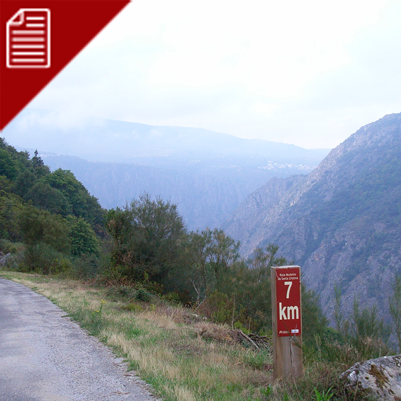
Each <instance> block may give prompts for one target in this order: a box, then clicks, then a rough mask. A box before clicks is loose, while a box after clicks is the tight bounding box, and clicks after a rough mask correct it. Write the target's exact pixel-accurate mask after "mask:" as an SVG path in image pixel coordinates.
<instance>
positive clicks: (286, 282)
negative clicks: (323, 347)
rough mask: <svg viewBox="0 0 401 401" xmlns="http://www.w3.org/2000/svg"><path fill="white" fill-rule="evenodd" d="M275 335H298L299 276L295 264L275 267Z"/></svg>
mask: <svg viewBox="0 0 401 401" xmlns="http://www.w3.org/2000/svg"><path fill="white" fill-rule="evenodd" d="M275 272H276V277H275V279H276V305H277V335H278V336H280V337H284V336H300V335H301V329H302V323H301V322H302V321H301V277H300V268H299V267H295V266H290V267H282V268H276V269H275Z"/></svg>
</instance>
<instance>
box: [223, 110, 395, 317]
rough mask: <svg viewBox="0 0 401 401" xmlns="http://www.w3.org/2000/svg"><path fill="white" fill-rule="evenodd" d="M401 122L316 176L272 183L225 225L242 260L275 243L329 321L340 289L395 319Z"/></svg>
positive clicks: (366, 132) (360, 142)
mask: <svg viewBox="0 0 401 401" xmlns="http://www.w3.org/2000/svg"><path fill="white" fill-rule="evenodd" d="M400 224H401V114H392V115H387V116H385V117H384V118H382V119H380V120H379V121H376V122H374V123H371V124H368V125H366V126H364V127H362V128H361V129H359V130H358V131H357V132H356V133H355V134H353V135H352V136H351V137H350V138H348V139H347V140H346V141H344V142H343V143H342V144H341V145H339V146H338V147H337V148H335V149H334V150H332V151H331V152H330V154H329V155H328V156H327V157H326V158H325V159H324V160H323V161H322V162H321V164H320V165H319V167H318V168H317V169H315V170H314V171H313V172H312V173H310V174H309V175H308V176H294V177H289V178H285V179H272V180H270V181H269V182H268V183H267V184H266V185H265V186H263V187H261V188H260V189H259V190H257V191H255V192H254V193H253V194H252V195H251V196H249V197H248V198H247V199H246V201H245V202H243V203H242V205H241V206H240V207H239V208H238V209H237V211H236V212H235V213H234V215H233V216H232V218H231V219H230V220H229V221H228V222H227V223H226V224H225V225H224V229H225V230H226V232H227V234H228V235H230V236H232V237H234V238H236V239H238V240H240V241H241V243H242V253H243V254H245V255H249V254H251V253H252V251H253V250H254V249H255V247H257V246H263V245H265V244H267V243H269V242H273V243H275V244H277V245H278V246H280V250H281V251H282V252H283V254H284V255H285V256H286V257H287V258H288V259H290V260H294V262H295V263H296V264H299V265H301V267H302V269H303V278H304V281H305V282H306V284H307V286H308V287H309V288H312V289H314V290H316V292H317V293H318V294H320V297H321V303H322V306H323V309H324V311H325V312H326V314H327V315H328V317H329V318H331V317H332V312H333V308H334V288H335V286H338V287H341V291H342V294H343V296H342V300H343V308H344V310H345V311H348V312H349V311H350V310H351V309H352V305H353V299H354V296H357V297H359V298H360V302H361V304H362V305H364V306H372V305H374V304H376V305H377V306H378V307H379V308H380V310H382V311H383V312H385V314H387V312H388V296H389V295H390V293H391V286H392V283H393V281H394V277H395V275H397V274H398V275H400V274H401V232H400V227H401V225H400Z"/></svg>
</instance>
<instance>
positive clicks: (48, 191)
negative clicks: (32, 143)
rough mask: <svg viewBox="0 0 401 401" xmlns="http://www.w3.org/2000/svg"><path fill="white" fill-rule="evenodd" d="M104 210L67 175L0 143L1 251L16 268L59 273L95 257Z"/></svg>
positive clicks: (39, 159)
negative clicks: (82, 260)
mask: <svg viewBox="0 0 401 401" xmlns="http://www.w3.org/2000/svg"><path fill="white" fill-rule="evenodd" d="M104 213H105V211H104V210H103V209H102V208H101V207H100V205H99V203H98V201H97V199H96V198H95V197H93V196H91V195H90V194H89V192H88V191H87V189H86V188H85V187H84V186H83V185H82V184H81V183H80V182H79V181H78V180H77V179H76V178H75V176H74V174H72V173H71V172H70V171H66V170H61V169H58V170H56V171H54V172H50V169H49V167H47V166H45V165H44V163H43V160H42V159H41V158H40V157H39V156H38V153H37V152H35V153H34V156H33V157H30V155H29V153H27V152H18V151H17V150H16V149H15V148H14V147H12V146H10V145H8V144H7V142H6V141H5V140H4V139H3V138H0V251H1V252H3V253H12V254H13V255H14V256H13V260H14V262H13V263H15V264H16V265H17V264H18V265H19V266H20V269H22V270H24V269H26V270H29V271H30V270H33V271H38V272H39V271H40V272H44V273H46V274H48V273H50V272H60V271H64V270H65V269H67V268H70V267H71V266H72V261H75V262H77V261H78V260H79V259H80V258H81V257H89V256H91V255H98V254H99V251H100V239H101V238H103V237H104V236H105V235H106V232H105V227H104Z"/></svg>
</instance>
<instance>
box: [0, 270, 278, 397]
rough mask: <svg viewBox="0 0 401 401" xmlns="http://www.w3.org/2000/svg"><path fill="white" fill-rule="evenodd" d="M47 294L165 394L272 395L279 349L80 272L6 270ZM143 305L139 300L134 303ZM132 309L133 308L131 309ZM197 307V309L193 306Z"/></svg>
mask: <svg viewBox="0 0 401 401" xmlns="http://www.w3.org/2000/svg"><path fill="white" fill-rule="evenodd" d="M1 275H2V276H3V277H4V278H8V279H12V280H14V281H16V282H19V283H21V284H23V285H25V286H27V287H29V288H32V289H34V290H35V291H36V292H38V293H40V294H42V295H45V296H46V297H48V298H49V299H50V300H51V301H53V302H54V303H55V304H57V305H58V306H59V307H61V308H62V309H64V310H65V311H66V312H67V313H68V314H69V316H71V318H72V319H74V320H75V321H77V322H78V323H79V324H80V326H81V327H82V328H84V329H86V330H87V331H88V332H89V333H90V334H92V335H94V336H96V337H98V338H99V339H100V340H101V341H102V342H104V343H105V344H106V345H107V346H109V347H111V348H112V349H113V350H114V352H115V353H116V354H117V355H119V356H123V357H124V358H125V359H126V360H127V362H128V363H129V366H130V367H131V368H132V369H135V370H136V371H137V373H138V375H139V376H140V377H141V378H142V379H144V380H145V381H146V382H148V383H149V384H151V385H152V386H153V388H154V389H155V390H156V393H157V394H158V395H160V396H161V397H162V398H163V399H164V400H179V401H191V400H194V401H195V400H222V401H223V400H227V401H234V400H241V401H243V400H265V399H266V397H265V396H264V394H265V393H266V389H267V388H268V386H269V384H270V381H271V373H270V371H269V370H268V369H269V367H270V366H271V355H270V353H268V352H264V353H262V354H260V353H257V352H255V351H253V350H251V349H245V348H243V347H242V346H241V345H238V344H232V343H229V342H227V341H224V339H222V341H214V340H208V339H203V338H201V337H200V335H199V334H198V333H199V328H200V325H202V327H203V326H204V325H212V323H205V322H192V323H189V324H188V323H185V321H187V320H188V316H187V315H188V312H186V311H185V310H184V309H183V308H176V307H172V306H168V305H165V304H163V303H148V304H145V303H139V302H138V303H132V302H131V303H130V304H131V308H127V303H126V302H122V301H121V300H117V299H116V297H115V296H110V295H109V294H108V292H109V291H108V290H107V289H105V288H100V287H92V286H90V285H88V284H84V283H82V282H79V281H75V280H66V279H57V278H51V277H44V276H35V275H32V274H24V273H15V272H4V273H1ZM133 305H137V307H136V308H135V307H133ZM129 309H131V310H129ZM189 315H190V314H189Z"/></svg>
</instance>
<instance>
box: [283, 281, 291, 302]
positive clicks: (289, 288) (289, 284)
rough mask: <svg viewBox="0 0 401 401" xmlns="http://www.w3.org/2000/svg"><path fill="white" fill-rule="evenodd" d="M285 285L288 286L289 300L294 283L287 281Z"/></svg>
mask: <svg viewBox="0 0 401 401" xmlns="http://www.w3.org/2000/svg"><path fill="white" fill-rule="evenodd" d="M284 285H288V289H287V295H286V298H289V297H290V290H291V286H292V281H285V282H284Z"/></svg>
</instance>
